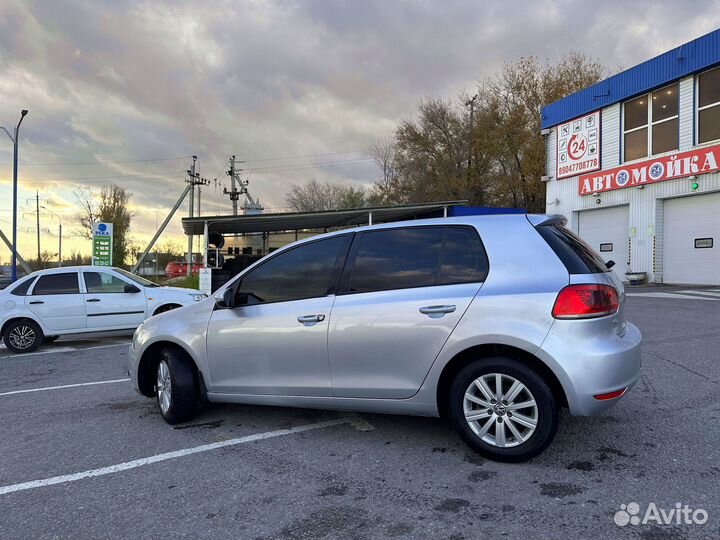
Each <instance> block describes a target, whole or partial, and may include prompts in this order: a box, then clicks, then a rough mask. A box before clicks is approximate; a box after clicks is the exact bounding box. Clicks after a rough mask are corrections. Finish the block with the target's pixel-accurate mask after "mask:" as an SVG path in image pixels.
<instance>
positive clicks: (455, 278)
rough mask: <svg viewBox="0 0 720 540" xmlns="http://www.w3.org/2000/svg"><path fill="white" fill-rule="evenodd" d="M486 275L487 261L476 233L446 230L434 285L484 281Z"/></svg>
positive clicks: (458, 228)
mask: <svg viewBox="0 0 720 540" xmlns="http://www.w3.org/2000/svg"><path fill="white" fill-rule="evenodd" d="M487 273H488V259H487V255H486V254H485V249H484V248H483V246H482V243H480V238H479V237H478V235H477V232H475V231H473V230H471V229H469V228H460V227H457V228H448V229H447V230H446V232H445V241H444V243H443V255H442V263H441V264H440V272H438V277H437V281H436V285H446V284H450V283H472V282H475V281H485V278H486V277H487Z"/></svg>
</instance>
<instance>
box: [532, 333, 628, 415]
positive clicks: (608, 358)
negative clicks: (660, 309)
mask: <svg viewBox="0 0 720 540" xmlns="http://www.w3.org/2000/svg"><path fill="white" fill-rule="evenodd" d="M572 322H574V321H555V324H554V325H553V328H552V329H551V331H550V333H549V334H548V336H547V338H546V339H545V341H544V342H543V344H542V347H541V351H539V352H538V356H539V357H540V358H541V359H542V360H544V361H545V362H546V363H547V364H548V365H549V366H550V367H551V369H552V370H553V372H554V373H555V375H556V376H557V377H558V379H559V380H560V383H561V384H562V386H563V389H564V390H565V395H566V397H567V401H568V408H569V409H570V413H571V414H573V415H577V416H591V415H595V414H599V413H601V412H603V411H605V410H607V409H609V408H610V407H612V406H613V405H615V404H616V403H617V402H618V401H619V400H620V399H621V397H622V396H624V395H626V394H627V392H628V391H629V390H630V389H631V388H632V387H633V386H634V385H635V383H636V382H637V381H638V379H639V378H640V366H641V364H642V356H641V342H642V335H641V334H640V330H639V329H638V327H637V326H635V325H634V324H632V323H629V322H628V323H626V327H625V332H624V334H623V335H618V334H617V333H615V332H611V333H602V334H600V335H597V336H592V335H588V334H587V333H585V332H583V331H577V326H576V327H573V326H571V324H568V323H572ZM622 389H625V392H623V393H622V395H620V396H618V397H616V398H614V399H604V400H600V399H596V398H595V396H597V395H601V394H608V393H610V392H615V391H618V390H622Z"/></svg>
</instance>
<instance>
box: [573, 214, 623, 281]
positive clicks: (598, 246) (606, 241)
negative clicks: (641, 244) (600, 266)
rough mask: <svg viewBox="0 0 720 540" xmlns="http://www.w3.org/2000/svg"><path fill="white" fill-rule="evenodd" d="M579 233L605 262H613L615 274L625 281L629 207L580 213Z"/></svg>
mask: <svg viewBox="0 0 720 540" xmlns="http://www.w3.org/2000/svg"><path fill="white" fill-rule="evenodd" d="M578 232H579V233H580V237H581V238H582V239H583V240H585V242H587V243H588V244H590V247H591V248H593V249H594V250H595V251H597V252H598V253H599V254H600V256H601V257H602V258H603V259H604V260H605V262H607V261H610V260H613V261H615V266H614V267H613V272H615V273H616V274H617V276H618V277H619V278H620V279H621V280H623V281H626V279H625V272H626V270H627V260H628V238H629V234H630V218H629V215H628V206H615V207H613V208H598V209H597V210H585V211H583V212H580V213H579V218H578Z"/></svg>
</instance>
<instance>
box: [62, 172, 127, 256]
mask: <svg viewBox="0 0 720 540" xmlns="http://www.w3.org/2000/svg"><path fill="white" fill-rule="evenodd" d="M131 197H132V193H130V192H129V191H127V190H126V189H125V188H122V187H120V186H118V185H116V184H108V185H105V186H103V187H102V188H101V189H100V191H99V192H95V191H93V190H91V189H89V188H85V189H80V190H77V191H76V192H75V198H76V200H77V204H78V206H79V208H80V211H79V214H78V216H77V219H78V222H79V224H80V225H81V233H80V234H81V236H83V237H84V238H88V239H91V238H92V234H93V227H94V224H95V223H99V222H105V223H112V224H113V264H116V265H118V266H124V265H125V262H126V258H127V257H128V255H129V254H130V243H131V241H130V238H129V236H128V234H129V232H130V224H131V222H132V218H133V217H134V215H135V214H134V213H133V212H131V211H130V210H129V204H130V198H131Z"/></svg>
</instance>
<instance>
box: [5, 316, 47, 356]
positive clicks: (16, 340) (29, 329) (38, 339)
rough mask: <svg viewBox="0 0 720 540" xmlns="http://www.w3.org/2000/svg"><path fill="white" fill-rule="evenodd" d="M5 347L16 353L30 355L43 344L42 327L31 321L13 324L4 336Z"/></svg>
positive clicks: (26, 320)
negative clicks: (29, 353)
mask: <svg viewBox="0 0 720 540" xmlns="http://www.w3.org/2000/svg"><path fill="white" fill-rule="evenodd" d="M3 341H4V342H5V346H6V347H7V348H8V349H9V350H11V351H12V352H14V353H28V352H32V351H34V350H35V349H37V348H38V347H39V346H40V345H41V344H42V342H43V332H42V330H41V329H40V326H39V325H38V324H37V323H36V322H35V321H32V320H30V319H20V320H17V321H13V322H11V323H10V324H9V325H8V326H7V327H6V328H5V333H4V334H3Z"/></svg>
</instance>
